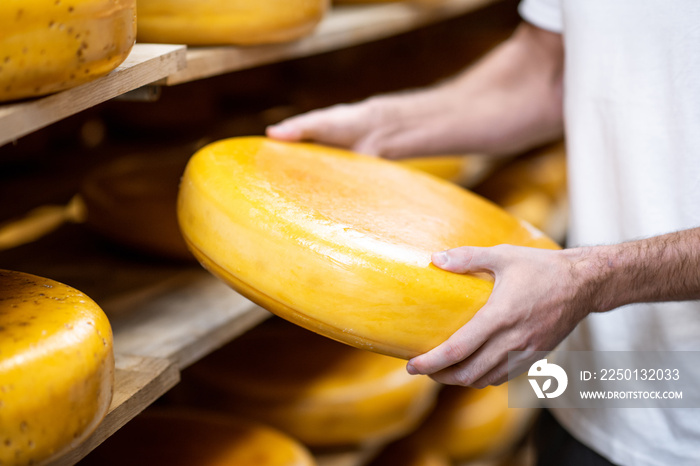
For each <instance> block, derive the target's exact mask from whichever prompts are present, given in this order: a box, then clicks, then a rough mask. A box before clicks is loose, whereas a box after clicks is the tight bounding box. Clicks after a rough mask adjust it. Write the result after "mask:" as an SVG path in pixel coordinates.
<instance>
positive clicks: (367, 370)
mask: <svg viewBox="0 0 700 466" xmlns="http://www.w3.org/2000/svg"><path fill="white" fill-rule="evenodd" d="M405 365H406V363H405V361H403V360H401V359H396V358H391V357H388V356H384V355H381V354H376V353H372V352H369V351H364V350H359V349H357V348H353V347H351V346H348V345H343V344H341V343H338V342H336V341H333V340H330V339H328V338H324V337H322V336H319V335H317V334H315V333H312V332H309V331H307V330H304V329H302V328H300V327H298V326H295V325H292V324H290V323H288V322H285V321H283V320H281V319H276V318H273V319H270V320H268V321H266V322H264V323H263V324H261V325H260V326H258V327H256V328H255V329H253V330H251V331H249V332H248V333H246V334H244V335H242V336H241V337H239V338H238V339H236V340H235V341H234V342H232V343H231V344H229V345H227V346H226V347H224V348H223V349H221V350H219V351H217V352H216V353H214V354H212V355H210V356H209V357H208V358H205V359H204V360H202V361H200V362H199V363H198V364H196V365H194V366H193V367H192V368H191V371H190V373H191V374H192V378H193V380H194V381H195V384H196V385H199V386H200V387H203V391H202V392H201V393H204V395H202V397H203V398H204V400H203V402H204V403H205V404H206V405H207V406H208V407H210V408H215V409H217V410H226V411H229V412H233V413H235V414H238V415H242V416H246V417H249V418H254V419H258V420H260V421H263V422H266V423H269V424H270V425H273V426H275V427H277V428H279V429H280V430H282V431H284V432H287V433H289V434H291V435H292V436H293V437H295V438H298V439H300V440H301V441H303V442H304V443H305V444H307V445H311V446H314V447H327V446H346V445H358V444H363V443H383V442H386V441H388V440H393V439H395V438H397V437H401V436H403V435H406V434H407V433H408V432H410V431H411V430H413V429H414V428H415V427H416V426H417V425H418V424H419V423H420V422H421V421H422V420H423V419H424V418H425V416H426V415H427V414H428V413H429V411H430V410H431V408H432V407H433V405H434V402H435V397H436V394H437V389H438V388H439V385H438V384H437V383H436V382H434V381H433V380H431V379H430V378H428V377H426V376H418V377H415V376H411V375H409V374H408V373H407V372H406V368H405Z"/></svg>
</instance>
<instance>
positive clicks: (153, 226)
mask: <svg viewBox="0 0 700 466" xmlns="http://www.w3.org/2000/svg"><path fill="white" fill-rule="evenodd" d="M186 163H187V159H186V158H185V157H182V156H180V155H179V154H162V155H156V156H153V155H151V154H134V155H130V156H124V157H120V158H117V159H115V160H112V161H111V162H109V163H107V164H104V165H101V166H100V167H98V168H96V169H94V170H93V171H92V172H90V173H89V174H88V175H87V176H86V177H85V179H84V181H83V184H82V186H81V190H80V196H81V198H82V199H83V201H84V203H85V207H86V211H87V216H86V222H87V225H88V226H89V227H90V228H92V229H93V230H94V231H96V232H97V233H99V234H100V235H102V236H104V237H106V238H109V239H110V240H112V241H113V242H115V243H117V244H120V245H124V246H126V247H129V248H132V249H135V250H138V251H140V252H142V253H145V254H148V255H154V256H161V257H166V258H171V259H177V260H194V258H193V257H192V254H191V253H190V252H189V251H188V249H187V246H186V244H185V241H184V239H183V238H182V234H181V233H180V227H179V225H178V223H177V213H176V210H177V193H178V185H179V183H180V177H181V176H182V172H183V171H184V169H185V165H186Z"/></svg>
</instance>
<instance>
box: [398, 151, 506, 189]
mask: <svg viewBox="0 0 700 466" xmlns="http://www.w3.org/2000/svg"><path fill="white" fill-rule="evenodd" d="M397 162H398V163H402V164H404V165H408V166H409V167H413V168H416V169H418V170H420V171H424V172H426V173H430V174H431V175H433V176H437V177H438V178H442V179H443V180H447V181H450V182H452V183H455V184H458V185H460V186H464V187H471V186H474V185H475V184H476V183H478V182H479V181H481V180H483V179H484V177H486V176H487V175H488V173H489V172H490V171H491V170H492V169H493V167H494V162H493V158H490V157H488V156H483V155H476V154H474V155H439V156H432V157H416V158H411V159H402V160H399V161H397Z"/></svg>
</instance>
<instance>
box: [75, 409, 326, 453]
mask: <svg viewBox="0 0 700 466" xmlns="http://www.w3.org/2000/svg"><path fill="white" fill-rule="evenodd" d="M80 464H81V465H85V466H89V465H95V466H112V465H113V466H123V465H129V466H140V465H143V466H160V465H167V466H195V465H196V466H315V464H316V461H315V460H314V458H313V457H312V456H311V454H310V453H309V451H308V450H307V449H306V447H304V446H303V445H302V444H300V443H299V442H298V441H297V440H295V439H293V438H291V437H289V436H288V435H286V434H284V433H282V432H279V431H278V430H276V429H273V428H271V427H269V426H266V425H263V424H258V423H254V422H251V421H247V420H243V419H234V418H231V417H227V418H224V417H222V416H219V415H216V414H214V413H207V412H203V411H193V410H183V409H174V408H169V409H163V408H160V409H150V410H148V411H146V412H144V413H142V414H141V415H139V416H137V417H136V418H134V419H133V420H131V421H130V422H129V423H128V424H127V425H126V426H124V427H123V428H122V429H121V430H120V431H118V432H117V433H116V434H114V435H113V436H112V437H111V438H109V439H108V440H107V441H106V442H105V443H104V444H103V445H101V446H100V447H98V448H97V449H96V450H95V451H93V452H92V453H91V454H90V455H88V456H87V457H86V458H85V460H84V461H82V462H81V463H80Z"/></svg>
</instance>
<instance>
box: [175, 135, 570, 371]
mask: <svg viewBox="0 0 700 466" xmlns="http://www.w3.org/2000/svg"><path fill="white" fill-rule="evenodd" d="M178 218H179V222H180V228H181V230H182V232H183V236H184V238H185V240H186V241H187V242H188V244H189V246H190V249H191V250H192V251H193V253H194V254H195V256H196V257H197V258H198V259H199V260H200V262H202V263H203V264H204V266H205V267H207V268H208V269H209V270H210V271H212V272H213V273H214V274H215V275H217V276H218V277H220V278H221V279H223V280H224V281H225V282H227V283H228V284H229V285H231V286H232V287H233V288H235V289H236V290H238V291H239V292H241V293H242V294H244V295H245V296H247V297H249V298H250V299H252V300H253V301H255V302H257V303H258V304H260V305H261V306H263V307H265V308H266V309H268V310H270V311H271V312H273V313H275V314H277V315H279V316H281V317H283V318H285V319H287V320H290V321H292V322H294V323H296V324H298V325H301V326H302V327H305V328H308V329H311V330H313V331H315V332H318V333H321V334H323V335H326V336H328V337H331V338H334V339H336V340H339V341H342V342H345V343H348V344H351V345H353V346H357V347H359V348H363V349H368V350H372V351H376V352H380V353H383V354H387V355H391V356H396V357H400V358H409V357H413V356H416V355H418V354H422V353H425V352H426V351H428V350H430V349H432V348H433V347H435V346H437V345H438V344H439V343H441V342H443V341H444V340H446V339H447V338H448V337H449V336H450V335H452V334H453V333H454V332H455V331H456V330H457V329H459V328H460V327H461V326H462V325H464V324H465V323H466V322H467V321H468V320H469V319H471V317H472V316H473V315H474V313H476V312H477V311H478V310H479V308H481V306H483V304H484V303H485V302H486V300H487V299H488V297H489V295H490V293H491V289H492V287H493V280H492V278H491V277H490V276H488V275H485V274H480V275H471V274H455V273H450V272H446V271H444V270H440V269H438V268H437V267H435V266H434V265H432V264H431V260H430V257H431V253H432V252H436V251H442V250H445V249H448V248H454V247H458V246H493V245H497V244H501V243H510V244H515V245H522V246H532V247H540V248H551V249H557V248H559V246H558V245H557V244H556V243H554V242H553V241H551V240H550V239H548V238H547V237H545V236H544V235H543V234H542V233H541V232H540V231H538V230H536V229H535V228H533V227H532V226H530V225H529V224H527V223H526V222H523V221H521V220H519V219H516V218H515V217H513V216H511V215H510V214H508V213H506V212H505V211H503V210H502V209H500V208H499V207H497V206H496V205H494V204H492V203H491V202H488V201H486V200H485V199H483V198H481V197H479V196H476V195H474V194H473V193H470V192H469V191H466V190H464V189H462V188H460V187H458V186H456V185H454V184H452V183H449V182H447V181H443V180H440V179H437V178H435V177H433V176H430V175H427V174H425V173H422V172H420V171H418V170H415V169H411V168H409V167H405V166H402V165H400V164H395V163H392V162H388V161H385V160H380V159H375V158H369V157H364V156H359V155H357V154H354V153H352V152H347V151H343V150H339V149H332V148H328V147H322V146H317V145H312V144H293V143H283V142H277V141H272V140H269V139H265V138H256V137H251V138H234V139H228V140H223V141H220V142H217V143H214V144H211V145H209V146H206V147H204V148H203V149H201V150H200V151H199V152H198V153H197V154H195V155H194V156H193V158H192V159H191V160H190V162H189V164H188V167H187V169H186V171H185V174H184V176H183V179H182V183H181V185H180V194H179V200H178Z"/></svg>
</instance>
